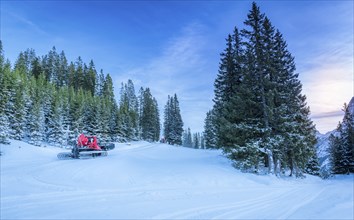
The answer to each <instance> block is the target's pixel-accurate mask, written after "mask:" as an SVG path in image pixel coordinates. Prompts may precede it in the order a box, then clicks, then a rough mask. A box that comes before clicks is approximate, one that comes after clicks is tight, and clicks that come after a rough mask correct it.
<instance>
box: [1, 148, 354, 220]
mask: <svg viewBox="0 0 354 220" xmlns="http://www.w3.org/2000/svg"><path fill="white" fill-rule="evenodd" d="M0 151H2V152H3V156H1V157H0V162H1V163H0V165H1V188H0V189H1V191H0V192H1V194H0V196H1V201H0V202H1V203H0V205H1V207H0V208H1V210H0V219H353V217H354V214H353V178H354V176H353V175H352V176H343V177H336V178H334V179H331V180H326V181H323V180H321V179H319V178H317V177H312V176H308V177H307V178H306V179H303V180H297V179H293V178H286V179H284V178H283V179H278V178H276V177H274V176H256V175H252V174H245V173H241V172H239V171H237V170H235V169H234V168H232V166H231V164H230V162H229V161H228V160H227V159H226V158H224V157H223V156H222V154H221V152H220V151H215V150H194V149H188V148H183V147H175V146H169V145H165V144H158V143H147V142H132V143H131V144H116V148H115V149H114V150H113V151H109V155H108V157H103V158H96V159H87V160H58V159H57V158H56V154H57V153H59V152H63V151H68V150H64V149H60V148H54V147H46V148H43V147H34V146H31V145H28V144H26V143H23V142H20V141H12V144H11V145H10V146H1V149H0Z"/></svg>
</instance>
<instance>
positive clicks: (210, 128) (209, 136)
mask: <svg viewBox="0 0 354 220" xmlns="http://www.w3.org/2000/svg"><path fill="white" fill-rule="evenodd" d="M214 118H215V115H214V111H213V110H211V111H208V112H207V114H206V118H205V120H204V137H205V146H206V148H216V146H217V145H216V143H217V140H216V129H215V123H214V121H215V119H214Z"/></svg>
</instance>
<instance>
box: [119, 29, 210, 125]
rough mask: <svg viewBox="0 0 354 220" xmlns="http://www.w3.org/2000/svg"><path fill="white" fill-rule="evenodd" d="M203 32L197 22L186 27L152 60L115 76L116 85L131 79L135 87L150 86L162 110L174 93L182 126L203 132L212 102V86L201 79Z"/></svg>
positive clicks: (202, 69) (204, 40)
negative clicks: (183, 122)
mask: <svg viewBox="0 0 354 220" xmlns="http://www.w3.org/2000/svg"><path fill="white" fill-rule="evenodd" d="M203 29H204V27H203V25H201V24H200V23H197V22H193V23H190V24H189V25H187V26H185V27H184V28H183V29H182V30H181V31H180V34H179V35H178V36H176V37H174V38H172V39H170V40H169V41H168V43H167V44H166V45H165V46H164V47H163V48H162V50H161V53H160V54H157V55H156V57H155V58H153V59H151V60H149V61H148V62H146V63H145V64H144V65H142V66H139V67H137V68H134V69H130V70H127V71H126V72H125V74H123V75H120V76H117V77H116V78H115V80H116V84H118V83H120V82H122V81H127V80H128V79H132V80H133V82H134V84H135V86H136V87H140V86H143V87H149V88H150V89H151V90H152V93H153V96H154V97H156V99H157V100H158V102H159V106H160V109H161V110H162V109H163V107H164V105H165V104H166V101H167V96H168V95H173V94H174V93H176V94H177V96H178V98H179V100H180V105H181V106H180V107H181V112H182V117H183V119H184V121H185V122H187V123H185V125H186V126H189V127H191V128H192V129H194V130H195V131H197V130H198V131H202V127H201V125H203V120H204V117H205V112H206V109H208V108H210V103H208V101H209V100H211V91H212V90H211V89H210V87H211V86H212V84H209V83H208V82H207V83H206V81H205V80H204V79H203V78H201V77H200V76H201V75H202V74H203V73H204V72H205V69H204V68H203V67H204V66H205V63H204V62H205V61H204V59H203V58H202V56H203V48H204V46H205V44H206V39H205V38H204V35H203ZM136 89H138V88H136ZM206 103H208V104H206ZM161 113H162V111H161Z"/></svg>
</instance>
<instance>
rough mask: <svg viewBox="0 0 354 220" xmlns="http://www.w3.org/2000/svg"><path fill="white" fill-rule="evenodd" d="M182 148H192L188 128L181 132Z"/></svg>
mask: <svg viewBox="0 0 354 220" xmlns="http://www.w3.org/2000/svg"><path fill="white" fill-rule="evenodd" d="M183 146H184V147H192V146H193V142H192V134H191V129H190V128H188V129H187V130H185V131H184V132H183Z"/></svg>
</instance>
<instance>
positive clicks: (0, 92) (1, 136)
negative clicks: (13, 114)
mask: <svg viewBox="0 0 354 220" xmlns="http://www.w3.org/2000/svg"><path fill="white" fill-rule="evenodd" d="M10 74H11V66H10V63H9V62H8V61H7V62H5V56H4V51H3V48H2V42H1V40H0V84H1V86H0V144H8V143H9V140H8V138H9V133H10V130H9V128H10V123H9V118H8V115H7V110H6V107H7V106H8V105H7V102H8V101H9V97H8V89H7V88H8V83H9V82H8V80H7V77H8V76H9V75H10Z"/></svg>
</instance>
